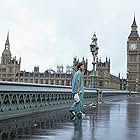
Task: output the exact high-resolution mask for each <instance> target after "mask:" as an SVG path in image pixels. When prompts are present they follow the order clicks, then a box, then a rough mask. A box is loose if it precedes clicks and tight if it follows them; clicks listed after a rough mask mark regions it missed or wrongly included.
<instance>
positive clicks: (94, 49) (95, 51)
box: [90, 33, 99, 88]
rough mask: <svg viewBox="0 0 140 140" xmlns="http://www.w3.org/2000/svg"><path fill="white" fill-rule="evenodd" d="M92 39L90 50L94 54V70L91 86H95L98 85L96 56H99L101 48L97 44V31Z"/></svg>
mask: <svg viewBox="0 0 140 140" xmlns="http://www.w3.org/2000/svg"><path fill="white" fill-rule="evenodd" d="M91 40H92V42H91V44H90V51H91V53H92V56H93V62H92V64H93V71H92V74H91V75H90V76H91V81H90V87H91V88H95V87H96V58H97V54H98V50H99V47H98V46H97V37H96V34H95V33H94V35H93V37H92V39H91Z"/></svg>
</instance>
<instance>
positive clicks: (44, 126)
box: [0, 97, 140, 140]
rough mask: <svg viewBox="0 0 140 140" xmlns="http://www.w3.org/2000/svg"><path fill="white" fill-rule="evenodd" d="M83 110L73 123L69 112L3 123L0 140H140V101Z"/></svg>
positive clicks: (1, 124)
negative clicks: (82, 115) (80, 117)
mask: <svg viewBox="0 0 140 140" xmlns="http://www.w3.org/2000/svg"><path fill="white" fill-rule="evenodd" d="M84 110H85V114H86V115H85V117H83V119H75V120H74V121H72V120H71V119H70V118H71V114H70V113H69V111H68V110H67V109H65V110H59V111H53V112H48V113H43V114H40V115H32V116H28V117H22V118H16V119H10V120H4V121H0V140H140V133H139V132H140V97H132V98H130V97H129V98H127V99H126V100H117V101H114V102H113V101H112V102H109V101H108V102H104V103H103V104H100V105H98V106H97V107H95V106H91V105H90V106H85V108H84Z"/></svg>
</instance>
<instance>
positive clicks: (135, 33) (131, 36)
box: [128, 15, 139, 39]
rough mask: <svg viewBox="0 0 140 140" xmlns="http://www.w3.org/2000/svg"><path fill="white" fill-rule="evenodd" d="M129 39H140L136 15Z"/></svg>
mask: <svg viewBox="0 0 140 140" xmlns="http://www.w3.org/2000/svg"><path fill="white" fill-rule="evenodd" d="M128 38H129V39H132V38H139V34H138V31H137V24H136V19H135V15H134V20H133V23H132V25H131V33H130V35H129V37H128Z"/></svg>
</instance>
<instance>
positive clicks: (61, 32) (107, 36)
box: [0, 0, 140, 77]
mask: <svg viewBox="0 0 140 140" xmlns="http://www.w3.org/2000/svg"><path fill="white" fill-rule="evenodd" d="M139 6H140V1H139V0H0V55H1V53H2V51H3V49H4V44H5V40H6V36H7V32H8V31H9V35H10V45H11V46H10V49H11V52H12V56H13V57H14V56H17V58H18V59H19V57H21V58H22V63H21V70H26V71H32V70H33V67H34V66H39V67H40V71H41V72H44V71H45V70H46V69H49V68H52V69H54V70H56V66H57V64H59V65H61V64H62V65H64V67H66V65H72V61H73V57H74V56H77V57H78V58H79V59H80V60H82V57H83V56H84V57H85V58H86V59H88V68H89V70H91V69H92V64H91V63H92V55H91V52H90V47H89V45H90V43H91V37H92V35H93V34H94V32H95V33H96V35H97V38H98V46H99V54H98V57H99V58H101V59H102V61H105V58H106V57H108V58H110V59H111V73H112V74H114V75H116V76H118V73H119V72H120V74H121V76H123V77H126V75H125V74H126V71H127V70H126V69H127V68H126V67H127V52H126V50H127V38H128V35H129V34H130V31H131V25H132V22H133V18H134V12H135V16H136V22H137V25H138V27H140V8H139ZM138 30H139V31H140V28H138Z"/></svg>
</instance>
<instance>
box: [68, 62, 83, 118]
mask: <svg viewBox="0 0 140 140" xmlns="http://www.w3.org/2000/svg"><path fill="white" fill-rule="evenodd" d="M77 70H78V71H77V72H76V73H75V74H74V76H73V79H72V94H73V95H74V103H73V105H72V106H71V108H70V112H71V113H72V115H73V116H72V119H75V117H76V116H78V115H84V114H83V97H84V81H83V76H84V71H85V68H84V64H83V63H79V64H78V65H77Z"/></svg>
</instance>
